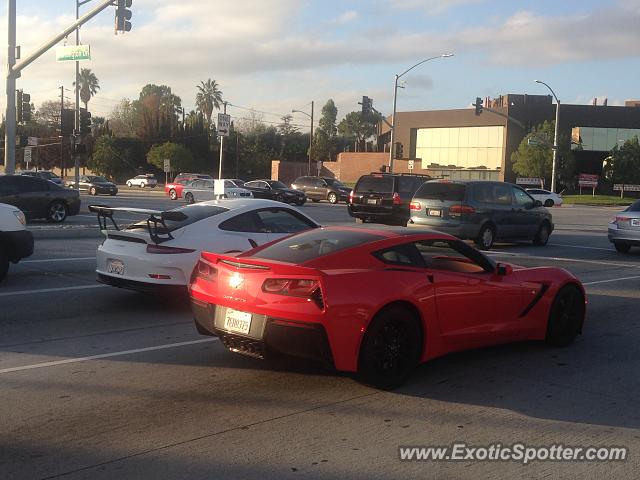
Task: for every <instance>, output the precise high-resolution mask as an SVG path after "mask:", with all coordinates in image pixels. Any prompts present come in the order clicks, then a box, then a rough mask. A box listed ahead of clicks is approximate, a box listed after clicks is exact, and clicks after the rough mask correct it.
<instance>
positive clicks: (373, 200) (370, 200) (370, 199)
mask: <svg viewBox="0 0 640 480" xmlns="http://www.w3.org/2000/svg"><path fill="white" fill-rule="evenodd" d="M367 203H368V204H369V205H377V204H378V200H377V199H375V198H369V199H367Z"/></svg>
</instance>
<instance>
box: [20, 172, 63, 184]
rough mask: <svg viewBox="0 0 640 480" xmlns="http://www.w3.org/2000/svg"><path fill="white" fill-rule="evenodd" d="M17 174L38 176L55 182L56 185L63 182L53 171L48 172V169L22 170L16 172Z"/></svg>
mask: <svg viewBox="0 0 640 480" xmlns="http://www.w3.org/2000/svg"><path fill="white" fill-rule="evenodd" d="M16 173H18V174H19V175H26V176H29V177H38V178H44V179H45V180H49V181H50V182H53V183H55V184H56V185H60V186H63V185H64V182H63V181H62V178H60V177H59V176H58V175H56V174H55V173H53V172H50V171H48V170H38V171H35V170H23V171H21V172H16Z"/></svg>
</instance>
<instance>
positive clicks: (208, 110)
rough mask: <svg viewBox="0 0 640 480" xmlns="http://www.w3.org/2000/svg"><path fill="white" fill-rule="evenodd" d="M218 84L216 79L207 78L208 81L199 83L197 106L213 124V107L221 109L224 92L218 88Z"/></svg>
mask: <svg viewBox="0 0 640 480" xmlns="http://www.w3.org/2000/svg"><path fill="white" fill-rule="evenodd" d="M218 86H219V85H218V84H217V82H216V81H215V80H211V79H209V80H207V81H206V82H202V81H201V82H200V85H197V86H196V88H197V89H198V93H197V94H196V106H197V107H198V110H200V111H201V112H202V113H203V114H204V115H205V117H207V122H208V123H209V124H211V114H212V113H213V108H214V107H215V109H216V110H220V104H221V103H222V92H221V91H220V90H219V89H218Z"/></svg>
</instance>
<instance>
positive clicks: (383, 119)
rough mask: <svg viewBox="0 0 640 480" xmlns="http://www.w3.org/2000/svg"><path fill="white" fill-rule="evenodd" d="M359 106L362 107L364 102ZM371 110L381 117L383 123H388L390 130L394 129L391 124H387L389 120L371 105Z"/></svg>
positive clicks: (359, 103)
mask: <svg viewBox="0 0 640 480" xmlns="http://www.w3.org/2000/svg"><path fill="white" fill-rule="evenodd" d="M358 105H362V102H358ZM369 108H370V109H371V110H373V111H374V112H375V113H377V114H378V115H380V118H381V119H382V121H383V122H384V123H386V124H387V126H388V127H389V128H393V125H391V124H390V123H389V122H387V119H386V118H384V116H383V115H382V114H381V113H380V112H379V111H378V110H376V109H375V108H374V107H373V105H369Z"/></svg>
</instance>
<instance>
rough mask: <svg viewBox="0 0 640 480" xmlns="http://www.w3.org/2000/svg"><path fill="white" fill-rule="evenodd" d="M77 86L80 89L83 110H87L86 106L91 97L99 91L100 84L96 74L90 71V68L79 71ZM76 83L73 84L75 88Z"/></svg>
mask: <svg viewBox="0 0 640 480" xmlns="http://www.w3.org/2000/svg"><path fill="white" fill-rule="evenodd" d="M78 80H79V81H78V84H79V87H78V88H79V89H80V100H82V103H84V108H85V109H87V110H88V108H87V104H88V103H89V100H91V97H93V96H94V95H95V94H96V93H98V90H100V82H99V81H98V77H96V74H95V73H93V72H92V71H91V69H90V68H83V69H81V70H80V76H79V77H78ZM75 84H76V82H73V85H74V86H75Z"/></svg>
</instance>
